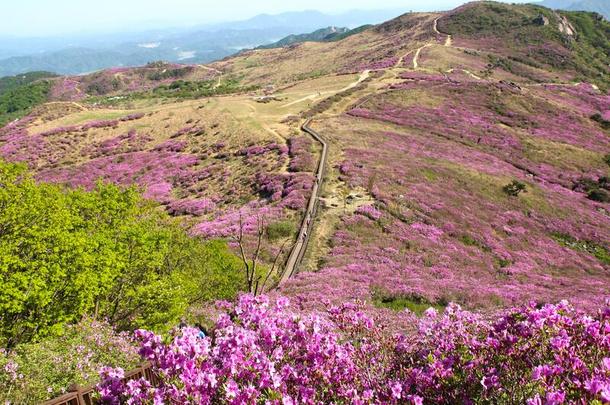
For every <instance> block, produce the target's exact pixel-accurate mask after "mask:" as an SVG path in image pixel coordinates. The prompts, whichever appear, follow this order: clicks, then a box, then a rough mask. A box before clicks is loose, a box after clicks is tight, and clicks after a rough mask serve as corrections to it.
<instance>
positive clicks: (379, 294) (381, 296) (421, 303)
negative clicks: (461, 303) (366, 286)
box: [372, 289, 446, 315]
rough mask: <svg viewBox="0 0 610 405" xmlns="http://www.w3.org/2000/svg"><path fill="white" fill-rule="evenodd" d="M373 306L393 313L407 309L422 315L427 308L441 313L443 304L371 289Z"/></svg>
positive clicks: (410, 295) (416, 295) (415, 295)
mask: <svg viewBox="0 0 610 405" xmlns="http://www.w3.org/2000/svg"><path fill="white" fill-rule="evenodd" d="M372 296H373V305H375V306H376V307H377V308H387V309H391V310H393V311H404V310H405V309H408V310H409V311H411V312H413V313H414V314H416V315H422V314H423V313H424V312H425V311H426V310H427V309H428V308H434V309H436V310H438V311H442V310H443V309H444V308H445V306H446V304H445V303H442V302H441V303H433V302H430V301H428V300H427V299H425V298H424V297H422V296H420V295H418V294H392V293H389V292H387V291H383V290H382V289H373V291H372Z"/></svg>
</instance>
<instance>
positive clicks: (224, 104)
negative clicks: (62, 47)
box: [0, 0, 610, 405]
mask: <svg viewBox="0 0 610 405" xmlns="http://www.w3.org/2000/svg"><path fill="white" fill-rule="evenodd" d="M231 1H232V0H229V3H230V2H231ZM424 3H425V2H424ZM253 4H254V3H253ZM257 5H258V3H257ZM422 7H432V5H427V4H426V5H423V6H422ZM176 9H179V8H176V7H174V8H173V9H172V8H171V7H169V8H168V10H167V13H172V12H177V11H176ZM163 11H164V12H165V10H163ZM404 11H405V14H403V15H400V16H398V17H396V18H394V19H391V20H389V21H387V22H384V23H381V24H377V25H371V26H369V25H365V26H362V27H360V28H358V29H355V30H352V31H348V32H345V33H343V34H340V35H337V36H332V37H328V38H325V39H324V40H322V41H319V42H299V43H294V44H291V45H290V46H287V47H283V48H273V49H265V48H257V49H249V50H248V49H242V50H240V51H239V52H238V53H236V54H235V55H234V56H231V57H227V58H225V59H223V60H220V61H216V62H213V63H210V64H209V65H207V66H206V65H196V64H191V65H179V64H171V63H165V62H153V63H149V64H147V65H145V66H141V67H129V68H128V67H117V68H113V69H107V70H104V71H99V72H94V73H91V74H86V75H82V76H77V77H63V76H53V75H51V76H46V75H42V76H37V75H34V77H33V78H32V79H31V80H29V79H28V78H27V77H26V76H24V77H22V78H17V77H16V78H13V79H11V82H17V83H18V84H15V87H14V88H11V89H10V90H8V91H6V90H5V91H4V92H2V91H0V123H1V124H0V125H2V126H1V127H0V168H5V169H3V170H4V172H5V177H7V178H8V179H9V180H10V181H9V180H7V181H4V183H2V182H0V202H2V201H5V204H0V214H1V215H0V217H1V218H0V219H2V221H3V222H2V223H0V307H2V308H5V311H4V313H6V314H8V315H3V312H2V311H0V324H2V325H4V326H3V327H2V328H3V330H4V331H5V332H3V331H2V330H0V335H2V333H4V334H5V335H6V336H7V337H6V338H4V341H5V342H6V343H5V344H4V346H5V347H0V401H5V402H7V403H19V402H28V400H27V398H32V399H31V401H32V402H34V401H39V400H41V401H42V400H47V399H52V398H53V397H55V396H58V395H60V394H62V393H66V396H65V397H64V398H70V395H72V394H70V393H69V392H68V391H69V388H70V385H71V383H70V381H67V380H74V382H77V383H79V384H82V385H90V387H89V388H88V389H87V390H85V391H86V392H85V394H84V395H85V397H86V398H88V397H87V395H89V394H88V392H95V393H96V394H95V395H97V398H98V399H99V400H100V403H104V404H124V403H125V404H134V405H139V404H208V403H209V404H224V403H230V404H259V403H260V404H263V403H264V404H295V405H296V404H362V405H364V404H527V405H559V404H579V405H584V404H592V405H602V404H610V318H609V317H610V312H609V309H608V299H610V96H609V93H608V91H609V89H610V35H609V33H610V23H609V22H608V21H607V20H605V19H604V18H603V17H602V16H601V15H599V14H596V13H591V12H585V11H562V10H551V9H548V8H545V7H542V6H539V5H533V4H531V5H528V4H508V2H502V3H498V2H494V1H476V2H472V3H468V4H463V5H462V6H460V7H458V8H456V9H455V10H451V11H447V12H432V11H430V12H407V11H408V10H404ZM117 12H120V11H117ZM371 18H372V17H371ZM182 51H184V53H185V54H188V53H189V52H187V51H186V49H184V50H181V51H180V52H181V53H182ZM151 52H152V51H151ZM153 54H154V53H153ZM20 81H23V83H21V84H19V83H20ZM5 161H6V162H5ZM15 163H19V164H20V165H15ZM25 166H27V171H26V168H25ZM25 173H30V174H27V175H26V174H25ZM0 174H1V173H0ZM100 183H110V184H100ZM9 186H10V187H9ZM132 186H133V187H132ZM20 190H26V191H20ZM27 190H30V191H27ZM32 190H33V191H32ZM36 190H38V191H36ZM45 190H53V192H54V193H55V194H56V195H58V196H64V195H67V196H77V197H78V198H76V197H73V199H74V201H75V202H72V201H73V200H71V199H69V198H68V197H66V198H63V197H62V198H63V200H62V198H60V197H58V198H52V197H48V196H46V194H48V192H46V193H45ZM100 190H101V191H100ZM104 190H113V193H114V195H117V196H120V195H122V194H121V193H129V195H133V201H137V207H142V209H144V208H146V211H145V212H146V213H149V212H150V213H151V214H150V215H152V214H153V213H154V215H155V216H154V218H157V214H158V218H159V225H158V227H159V228H157V227H156V226H157V225H155V227H153V228H152V229H148V227H147V226H146V223H143V225H139V226H138V227H137V228H136V227H135V226H133V227H132V226H128V225H125V226H123V227H119V226H118V225H117V224H121V223H122V222H120V221H118V222H117V221H115V219H114V217H113V216H111V215H109V214H106V212H107V211H108V212H114V211H113V209H115V210H116V207H117V203H114V202H113V200H111V197H112V196H111V195H110V194H108V192H105V191H104ZM92 193H93V194H92ZM91 195H94V196H95V198H98V197H99V199H101V202H100V204H99V206H100V207H104V208H103V209H102V208H100V209H98V210H97V211H96V210H93V209H90V208H89V206H90V205H91V204H92V203H91V202H90V198H92V197H90V196H91ZM140 196H141V197H142V198H140ZM71 198H72V197H71ZM22 201H25V202H27V204H25V203H22ZM61 201H64V203H63V205H59V204H60V203H61ZM77 203H78V204H77ZM30 207H33V208H30ZM39 207H42V208H39ZM57 207H59V208H61V209H59V208H57ZM105 207H108V208H105ZM119 207H120V204H119ZM134 210H135V208H134ZM118 212H119V214H116V215H117V216H118V217H120V211H118ZM133 212H135V213H138V212H139V211H133ZM51 213H53V215H51ZM134 216H135V218H134V221H136V223H140V222H137V221H140V220H141V219H142V218H141V217H142V216H141V215H135V214H134ZM106 217H108V218H106ZM67 219H69V221H68V222H66V221H67ZM144 219H146V218H144ZM52 221H55V222H52ZM96 221H97V222H96ZM64 222H65V223H66V224H65V226H62V227H61V228H60V229H56V228H57V227H55V226H48V224H53V223H61V224H63V223H64ZM98 223H99V224H102V225H103V226H101V225H98ZM155 224H156V222H155ZM132 228H133V229H132ZM166 229H167V230H168V233H164V232H163V231H164V230H166ZM153 231H154V232H153ZM169 231H171V232H169ZM96 232H99V233H100V234H101V236H97V239H96V235H97V234H96ZM157 234H158V235H161V236H156V235H157ZM99 240H102V241H103V242H104V243H101V242H99ZM141 245H142V246H144V247H145V248H146V249H147V250H142V247H141ZM182 246H187V247H188V248H189V249H186V248H184V249H183V248H182ZM141 250H142V252H144V253H138V254H134V252H136V253H137V252H140V251H141ZM157 251H158V255H155V253H156V252H157ZM148 252H151V253H148ZM81 256H82V257H83V258H82V259H81ZM149 256H150V257H149ZM6 258H8V259H6ZM153 259H154V260H153ZM117 263H118V264H117ZM121 266H123V267H121ZM124 268H127V269H129V271H128V272H127V273H126V272H125V271H124V270H123V269H124ZM100 269H102V270H100ZM167 269H171V271H169V270H167ZM74 274H76V276H74ZM31 280H34V281H31ZM91 280H93V281H91ZM64 291H69V292H70V294H72V295H70V294H68V293H65V292H64ZM74 297H78V299H77V298H74ZM221 299H222V300H225V299H226V300H232V301H231V302H224V301H223V302H222V303H221V302H217V301H218V300H221ZM289 301H290V302H292V303H293V305H292V306H291V305H289V304H288V302H289ZM66 308H68V309H69V311H68V310H67V309H66ZM12 314H16V315H12ZM219 314H221V315H220V316H219ZM102 318H104V319H102ZM105 318H107V319H105ZM91 320H92V325H103V329H104V336H106V335H107V336H108V339H107V340H108V341H110V342H112V341H117V342H124V343H125V344H123V343H121V344H120V345H109V347H107V348H105V349H102V348H100V349H99V352H98V351H96V350H95V347H94V345H92V344H89V343H87V342H89V340H87V339H85V338H84V337H83V336H82V334H81V333H80V332H79V333H78V336H76V337H74V339H73V341H74V344H73V345H72V344H71V345H70V346H66V347H69V348H70V349H69V350H68V349H66V350H68V351H69V352H70V353H71V355H70V357H69V359H70V361H69V362H66V364H65V367H64V368H61V369H60V368H57V367H52V368H53V370H50V369H49V367H46V368H45V367H42V366H40V363H43V362H45V364H57V363H58V362H57V361H56V360H57V357H58V356H60V355H58V354H57V353H65V352H66V350H63V351H62V350H60V348H61V339H62V337H63V336H67V335H66V331H68V330H76V331H80V330H82V327H78V326H76V329H72V328H74V327H75V326H74V325H81V326H82V325H85V324H88V323H91V322H89V321H91ZM104 321H107V324H106V323H103V322H104ZM83 322H85V323H83ZM178 322H180V323H179V325H180V326H179V327H178V326H177V324H178ZM100 327H101V326H100ZM92 328H93V329H95V328H96V326H92ZM1 337H2V336H0V338H1ZM130 337H133V338H134V340H131V339H130ZM1 340H2V339H0V341H1ZM81 341H84V342H85V343H84V345H85V346H86V350H85V349H79V348H78V347H77V349H75V350H72V349H71V348H72V347H73V346H80V345H81V343H79V342H81ZM50 342H51V343H50ZM57 345H59V348H58V346H57ZM138 348H139V354H140V357H141V358H140V359H137V360H134V357H135V356H134V350H137V349H138ZM106 349H107V350H106ZM123 349H125V350H123ZM72 352H74V353H72ZM30 353H36V356H33V355H30ZM126 353H127V354H128V356H126ZM81 357H82V359H81ZM40 359H53V361H46V360H40ZM91 359H95V361H93V360H91ZM81 360H82V361H81ZM140 361H141V363H140ZM135 364H138V366H141V367H143V369H144V372H143V373H141V374H144V375H146V376H147V378H148V380H146V379H140V378H139V376H138V377H137V378H132V377H133V376H134V375H136V374H137V373H138V371H134V370H132V368H133V367H135V366H134V365H135ZM102 365H106V366H107V367H103V368H102V370H101V374H102V379H101V382H100V381H99V380H98V379H97V374H96V373H95V372H93V371H97V370H93V371H92V368H97V367H98V366H102ZM149 366H150V367H151V368H149ZM119 367H123V368H119ZM20 370H21V371H20ZM38 370H42V371H41V372H40V373H37V371H38ZM57 370H62V371H61V372H58V371H57ZM64 370H65V371H64ZM140 371H142V368H141V369H140ZM66 376H69V378H68V377H66ZM26 380H27V381H26ZM97 383H99V384H97ZM91 384H94V385H91ZM95 384H97V385H95ZM4 386H7V387H10V389H9V388H7V389H6V390H4V391H3V387H4ZM74 395H75V396H74V401H76V400H77V397H78V395H77V394H74ZM24 398H25V400H24ZM69 400H70V399H68V401H69ZM54 405H62V403H61V401H60V402H58V403H57V404H54Z"/></svg>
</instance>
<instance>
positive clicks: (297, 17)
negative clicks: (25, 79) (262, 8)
mask: <svg viewBox="0 0 610 405" xmlns="http://www.w3.org/2000/svg"><path fill="white" fill-rule="evenodd" d="M400 13H401V11H399V10H373V11H368V10H367V11H362V10H355V11H350V12H346V13H343V14H337V15H328V14H323V13H321V12H318V11H302V12H289V13H282V14H278V15H268V14H261V15H258V16H256V17H253V18H250V19H248V20H244V21H236V22H226V23H221V24H210V25H200V26H195V27H189V28H174V29H164V30H156V31H145V32H126V33H116V34H112V35H103V36H96V35H82V36H79V37H66V38H49V39H47V38H26V39H22V38H0V77H1V76H9V75H16V74H21V73H24V72H29V71H37V70H45V71H52V72H57V73H60V74H82V73H88V72H92V71H96V70H100V69H103V68H108V67H116V66H138V65H143V64H146V63H148V62H150V61H155V60H167V61H172V62H182V63H207V62H210V61H213V60H218V59H222V58H224V57H226V56H229V55H232V54H234V53H236V52H238V51H239V50H241V49H247V48H254V47H257V46H259V45H264V44H270V43H274V42H276V41H278V40H280V39H281V38H284V37H286V36H288V35H292V34H295V35H298V34H302V33H309V32H311V31H314V30H317V29H319V28H320V27H325V26H338V27H348V28H354V27H359V26H362V25H363V24H375V23H379V22H382V21H385V20H387V19H389V18H392V17H395V16H396V15H398V14H400Z"/></svg>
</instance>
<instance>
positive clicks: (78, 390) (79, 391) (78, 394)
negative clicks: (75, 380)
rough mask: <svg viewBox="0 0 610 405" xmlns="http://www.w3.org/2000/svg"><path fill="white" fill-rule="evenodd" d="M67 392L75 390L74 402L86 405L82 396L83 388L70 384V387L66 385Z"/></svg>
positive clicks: (78, 404)
mask: <svg viewBox="0 0 610 405" xmlns="http://www.w3.org/2000/svg"><path fill="white" fill-rule="evenodd" d="M68 392H75V393H76V403H77V405H86V404H85V399H84V398H83V390H82V389H81V387H79V386H78V384H72V385H70V387H68Z"/></svg>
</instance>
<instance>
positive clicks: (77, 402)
mask: <svg viewBox="0 0 610 405" xmlns="http://www.w3.org/2000/svg"><path fill="white" fill-rule="evenodd" d="M142 377H144V378H146V379H147V380H148V381H149V382H150V383H151V384H152V385H153V386H154V385H155V384H156V383H157V382H158V379H157V377H156V375H155V373H154V372H153V371H152V367H151V365H150V364H143V365H142V366H141V367H139V368H137V369H135V370H131V371H130V372H128V373H126V374H125V377H124V378H123V381H124V382H127V381H130V380H137V379H140V378H142ZM94 392H95V386H94V385H92V386H89V387H79V386H78V385H72V386H71V387H70V388H69V389H68V392H67V393H65V394H64V395H62V396H61V397H57V398H54V399H51V400H49V401H46V402H45V403H44V405H94V404H96V403H97V401H96V400H95V399H94V398H93V393H94Z"/></svg>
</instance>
